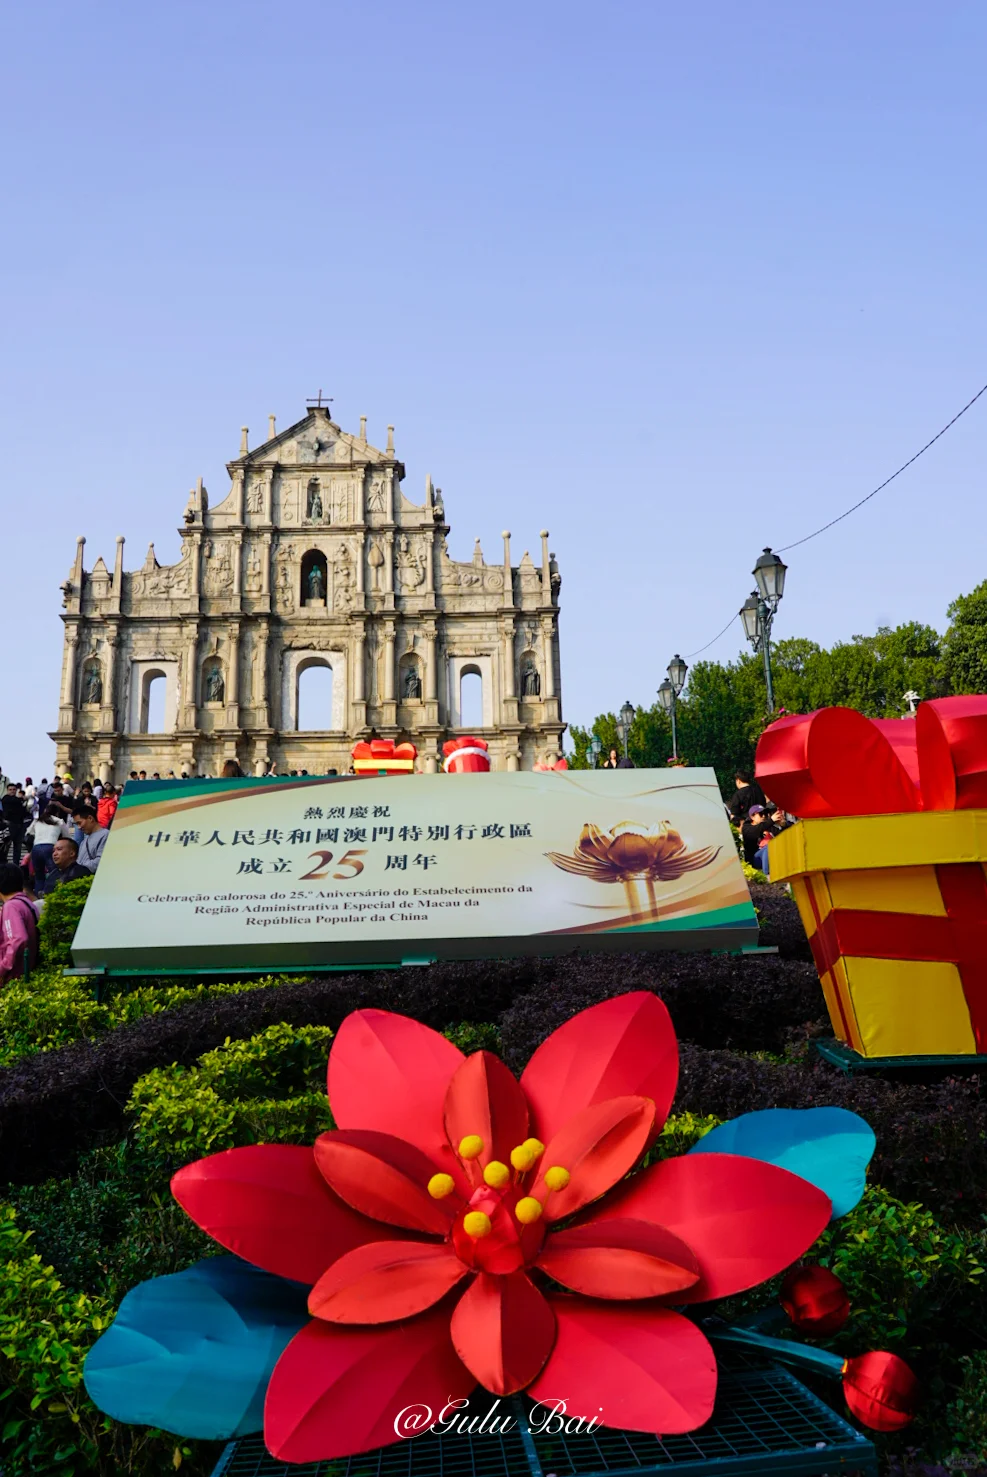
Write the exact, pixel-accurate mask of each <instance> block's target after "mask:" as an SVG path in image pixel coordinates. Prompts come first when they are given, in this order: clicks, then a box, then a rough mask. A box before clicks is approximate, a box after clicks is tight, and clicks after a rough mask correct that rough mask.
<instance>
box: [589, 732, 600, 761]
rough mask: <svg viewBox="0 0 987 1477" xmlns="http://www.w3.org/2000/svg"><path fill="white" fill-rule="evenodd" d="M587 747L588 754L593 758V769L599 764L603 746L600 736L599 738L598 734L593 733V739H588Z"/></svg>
mask: <svg viewBox="0 0 987 1477" xmlns="http://www.w3.org/2000/svg"><path fill="white" fill-rule="evenodd" d="M589 747H590V753H591V754H592V756H593V759H592V763H593V768H594V769H595V768H596V766H597V765H598V764H599V762H600V750H601V749H602V748H603V744H602V742H601V740H600V736H599V734H598V733H594V735H593V737H592V738H591V739H590V741H589Z"/></svg>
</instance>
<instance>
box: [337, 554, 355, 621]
mask: <svg viewBox="0 0 987 1477" xmlns="http://www.w3.org/2000/svg"><path fill="white" fill-rule="evenodd" d="M355 578H356V576H355V573H354V570H353V555H352V554H351V553H350V550H349V546H348V545H347V544H340V546H339V548H338V550H337V551H336V557H335V559H334V560H333V564H332V588H333V608H334V609H335V610H352V608H353V601H354V599H355V596H356V592H355V590H354V583H355Z"/></svg>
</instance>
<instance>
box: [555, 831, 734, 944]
mask: <svg viewBox="0 0 987 1477" xmlns="http://www.w3.org/2000/svg"><path fill="white" fill-rule="evenodd" d="M720 850H721V848H720V847H719V846H704V847H701V848H700V849H699V850H698V851H690V850H689V848H688V845H687V844H686V842H685V841H684V840H683V839H682V836H681V835H680V834H679V832H678V831H676V830H675V829H674V828H673V827H672V825H671V824H670V823H669V822H668V821H661V822H660V823H659V824H658V825H657V826H651V827H648V826H642V825H639V824H638V823H637V822H636V821H619V822H618V824H617V825H615V826H614V827H613V828H612V829H611V830H610V831H601V829H600V827H599V826H594V825H593V823H592V821H587V822H586V823H585V825H584V826H583V829H582V832H581V833H580V837H579V840H578V842H577V843H576V849H575V851H573V852H572V854H571V855H565V854H563V853H562V852H559V851H547V852H546V853H545V855H546V856H547V857H548V859H549V861H551V862H553V863H554V864H555V866H557V867H559V868H560V869H561V870H562V871H563V872H572V873H574V874H575V875H576V876H577V877H589V878H590V879H591V880H592V881H593V882H610V883H613V882H622V883H623V884H624V891H625V893H626V895H627V906H628V908H629V909H630V912H631V918H632V920H633V921H635V922H640V921H645V920H655V919H657V918H658V916H659V906H658V894H657V893H656V891H655V883H656V882H677V881H678V879H679V878H680V877H683V876H684V875H685V874H686V872H696V871H698V870H699V868H700V867H708V866H709V864H710V862H712V861H715V859H716V858H717V857H718V856H719V854H720ZM639 878H641V879H643V880H644V885H645V888H646V889H647V893H648V909H647V912H644V911H643V910H642V907H641V900H640V894H639V892H638V887H637V883H638V879H639Z"/></svg>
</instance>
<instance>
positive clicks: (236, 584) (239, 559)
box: [233, 529, 243, 600]
mask: <svg viewBox="0 0 987 1477" xmlns="http://www.w3.org/2000/svg"><path fill="white" fill-rule="evenodd" d="M242 578H243V534H242V532H241V531H240V529H236V530H235V532H234V534H233V599H234V600H239V598H240V586H241V581H242Z"/></svg>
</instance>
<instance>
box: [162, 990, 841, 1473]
mask: <svg viewBox="0 0 987 1477" xmlns="http://www.w3.org/2000/svg"><path fill="white" fill-rule="evenodd" d="M677 1076H678V1051H677V1046H676V1041H675V1034H674V1031H673V1029H672V1024H671V1021H670V1019H669V1016H668V1012H667V1011H666V1009H665V1007H664V1005H662V1003H661V1002H660V1001H659V1000H658V999H657V998H656V997H655V996H653V995H650V994H647V993H643V992H638V993H632V994H627V995H621V996H618V997H617V998H615V999H613V1000H609V1001H607V1002H606V1003H604V1004H602V1005H597V1006H594V1007H593V1008H592V1009H590V1010H585V1011H583V1012H582V1013H581V1014H580V1015H577V1016H575V1017H573V1018H572V1019H571V1020H570V1021H568V1022H567V1023H566V1024H565V1025H564V1026H562V1027H561V1028H560V1029H559V1030H558V1031H556V1032H555V1033H554V1035H552V1036H551V1037H550V1038H549V1039H548V1040H547V1041H546V1042H545V1043H544V1044H543V1045H542V1046H541V1047H540V1048H539V1049H538V1050H537V1051H536V1052H535V1054H534V1056H533V1057H532V1059H531V1061H530V1063H529V1065H528V1067H527V1069H526V1070H525V1072H524V1074H523V1076H522V1078H521V1081H520V1083H518V1082H517V1081H516V1080H515V1078H514V1077H513V1076H512V1075H511V1073H510V1072H509V1071H508V1069H507V1068H506V1067H505V1066H504V1065H503V1063H502V1062H500V1061H499V1060H498V1058H497V1057H495V1056H492V1055H491V1054H490V1053H489V1052H477V1053H475V1054H474V1055H472V1056H468V1057H464V1056H463V1055H462V1053H461V1052H460V1051H459V1050H458V1049H457V1048H456V1047H455V1046H454V1045H452V1043H451V1042H449V1041H448V1040H446V1038H445V1037H444V1036H440V1035H439V1034H438V1033H437V1032H435V1031H432V1030H430V1029H429V1028H428V1027H426V1026H423V1025H420V1024H418V1023H416V1022H415V1021H412V1020H408V1019H407V1018H405V1017H404V1016H399V1015H392V1014H389V1013H388V1012H386V1011H380V1010H361V1011H357V1012H355V1013H354V1014H353V1015H351V1016H349V1017H348V1018H347V1019H346V1020H345V1021H344V1022H343V1025H342V1026H341V1028H340V1030H339V1032H338V1034H337V1036H336V1039H335V1042H334V1044H333V1048H332V1053H331V1056H330V1060H329V1098H330V1102H331V1105H332V1110H333V1114H334V1117H335V1120H336V1122H337V1123H338V1124H339V1128H338V1129H337V1130H336V1131H334V1132H331V1133H326V1134H323V1135H322V1136H321V1138H319V1139H318V1141H317V1142H316V1144H315V1148H314V1152H313V1150H311V1149H306V1148H295V1147H289V1146H279V1145H256V1146H254V1147H251V1148H245V1149H230V1150H227V1151H226V1152H225V1153H221V1154H215V1155H212V1156H211V1157H210V1158H208V1159H202V1160H200V1161H199V1162H198V1163H196V1164H191V1165H189V1166H188V1167H187V1168H185V1169H182V1170H180V1171H179V1172H178V1174H176V1175H175V1177H174V1179H173V1181H172V1189H173V1192H174V1194H175V1197H176V1199H177V1200H178V1201H179V1202H180V1204H181V1205H182V1206H183V1207H184V1208H185V1210H186V1211H187V1212H188V1214H189V1215H190V1216H191V1217H192V1219H193V1220H194V1221H195V1222H196V1223H197V1224H198V1225H199V1226H201V1227H202V1229H203V1230H205V1231H207V1232H208V1233H209V1234H210V1235H211V1236H212V1237H214V1239H215V1240H216V1241H218V1242H219V1243H220V1245H222V1246H224V1247H226V1248H227V1249H228V1250H230V1251H233V1252H235V1253H236V1254H237V1255H239V1256H241V1257H243V1258H244V1259H245V1260H247V1261H249V1262H252V1263H253V1264H254V1265H256V1266H258V1267H262V1268H264V1269H266V1270H267V1271H269V1272H273V1273H276V1274H278V1275H280V1276H282V1277H288V1278H292V1279H295V1280H297V1281H299V1282H303V1283H306V1284H309V1285H310V1286H311V1292H310V1294H309V1300H308V1306H309V1312H310V1313H311V1315H312V1321H311V1322H310V1323H309V1324H307V1325H306V1326H305V1327H304V1328H303V1329H302V1330H301V1332H300V1333H298V1334H296V1336H295V1337H294V1338H293V1339H292V1341H291V1343H290V1344H289V1345H288V1347H287V1348H286V1349H285V1351H284V1353H283V1354H282V1356H281V1358H280V1360H279V1362H278V1364H277V1366H276V1368H275V1370H274V1374H273V1376H272V1378H271V1381H270V1385H269V1386H268V1392H267V1400H266V1407H265V1438H266V1442H267V1445H268V1448H269V1449H270V1451H271V1452H272V1453H273V1454H274V1455H275V1456H277V1457H280V1458H282V1459H284V1460H287V1461H297V1462H301V1461H313V1460H318V1459H326V1458H332V1457H337V1456H344V1455H349V1454H352V1453H354V1452H358V1451H366V1450H369V1449H371V1448H373V1447H376V1446H381V1445H386V1444H387V1443H389V1442H392V1441H394V1440H396V1439H397V1436H398V1432H397V1431H396V1429H395V1423H396V1421H397V1419H398V1417H399V1415H400V1413H401V1412H406V1411H408V1409H409V1408H410V1407H413V1408H414V1411H412V1413H411V1415H410V1417H408V1419H410V1420H411V1421H412V1422H414V1420H415V1411H417V1412H420V1424H421V1427H422V1428H423V1429H424V1427H425V1426H427V1425H428V1424H429V1423H430V1422H432V1421H434V1420H435V1419H437V1418H438V1416H439V1414H440V1412H441V1410H442V1408H443V1406H445V1405H446V1403H447V1402H448V1401H449V1400H451V1399H456V1398H459V1397H464V1396H468V1395H469V1394H470V1392H471V1391H472V1390H473V1388H474V1387H475V1386H476V1385H477V1383H479V1384H481V1385H484V1386H486V1388H487V1389H488V1390H490V1391H492V1392H493V1393H494V1394H496V1395H507V1394H510V1393H512V1392H514V1391H517V1390H522V1389H528V1390H529V1392H530V1394H531V1395H532V1397H533V1398H535V1399H538V1400H545V1401H555V1400H556V1399H560V1400H563V1399H564V1400H565V1401H566V1410H567V1414H568V1415H570V1416H571V1415H575V1416H583V1417H584V1418H587V1419H588V1418H592V1417H595V1418H596V1420H597V1421H598V1422H600V1423H602V1424H605V1425H609V1426H616V1427H623V1428H630V1429H632V1430H639V1431H653V1432H658V1433H664V1434H667V1433H672V1432H681V1431H689V1430H693V1429H694V1428H695V1427H697V1426H699V1425H701V1424H702V1423H703V1422H704V1421H705V1420H706V1419H707V1418H708V1417H709V1415H710V1413H711V1411H712V1408H713V1399H714V1395H715V1392H716V1362H715V1360H714V1357H713V1352H712V1349H711V1348H710V1345H709V1344H708V1342H707V1341H706V1339H705V1337H704V1336H703V1334H702V1333H701V1332H700V1330H699V1329H698V1328H697V1327H696V1325H695V1323H693V1322H692V1321H691V1320H690V1319H688V1318H687V1317H685V1316H684V1315H683V1314H682V1313H679V1312H677V1311H675V1310H674V1308H673V1307H672V1306H670V1304H676V1305H681V1304H687V1303H696V1302H702V1301H705V1300H707V1299H709V1298H719V1297H725V1296H728V1295H730V1294H733V1293H737V1292H740V1291H742V1290H744V1289H746V1288H749V1287H752V1286H754V1285H755V1284H757V1283H758V1282H761V1281H763V1280H764V1279H765V1278H768V1277H771V1276H773V1275H774V1274H775V1273H777V1272H780V1271H782V1270H783V1269H784V1268H785V1267H787V1266H789V1265H790V1264H791V1263H792V1262H793V1261H794V1260H795V1259H796V1258H797V1257H798V1256H800V1255H802V1253H803V1252H804V1251H805V1250H806V1249H807V1248H808V1247H809V1246H810V1245H811V1244H812V1242H813V1241H814V1240H815V1239H816V1237H817V1236H818V1235H819V1234H820V1232H821V1231H822V1230H823V1228H824V1227H825V1225H826V1224H827V1222H828V1220H829V1218H830V1210H831V1206H830V1202H829V1199H828V1198H827V1196H826V1195H824V1194H823V1193H822V1191H820V1190H818V1189H816V1188H815V1187H814V1186H813V1185H810V1184H809V1183H808V1182H807V1181H805V1180H803V1179H800V1178H799V1177H798V1176H796V1175H793V1174H790V1173H788V1172H787V1171H786V1170H783V1169H779V1168H776V1167H775V1166H774V1165H771V1164H766V1163H762V1162H761V1161H759V1160H753V1159H745V1158H740V1157H739V1156H736V1155H730V1154H715V1153H708V1154H694V1155H689V1156H686V1157H682V1158H674V1159H664V1160H659V1161H658V1162H656V1163H654V1164H653V1165H652V1166H651V1167H650V1168H648V1169H645V1170H643V1171H641V1172H640V1173H638V1174H634V1175H631V1176H630V1177H629V1178H628V1177H627V1176H628V1173H629V1171H630V1170H631V1169H632V1168H633V1167H634V1166H635V1165H636V1164H637V1162H638V1161H639V1160H640V1159H641V1157H642V1155H643V1154H644V1153H645V1151H646V1149H647V1148H648V1147H649V1145H651V1144H652V1143H653V1142H654V1140H655V1138H656V1137H657V1135H658V1133H659V1132H660V1130H661V1127H662V1124H663V1123H664V1121H665V1117H666V1115H667V1113H668V1110H669V1107H670V1106H671V1102H672V1098H673V1096H674V1093H675V1087H676V1081H677ZM542 1273H544V1274H547V1277H542V1276H541V1274H542ZM548 1279H551V1282H549V1281H548ZM559 1285H561V1288H563V1289H568V1291H560V1290H559Z"/></svg>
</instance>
